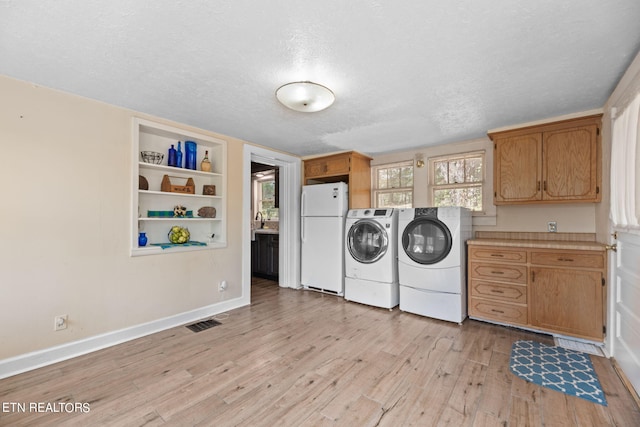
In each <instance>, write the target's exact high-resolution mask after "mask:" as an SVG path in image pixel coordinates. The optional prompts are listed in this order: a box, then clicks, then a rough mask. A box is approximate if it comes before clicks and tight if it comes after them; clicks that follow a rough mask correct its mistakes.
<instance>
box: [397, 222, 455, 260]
mask: <svg viewBox="0 0 640 427" xmlns="http://www.w3.org/2000/svg"><path fill="white" fill-rule="evenodd" d="M451 245H452V239H451V232H450V231H449V228H448V227H447V226H446V225H445V224H444V223H443V222H442V221H440V220H438V219H435V218H427V217H421V218H416V219H414V220H413V221H411V222H410V223H409V224H408V225H407V226H406V227H405V229H404V231H403V232H402V248H403V249H404V251H405V253H406V254H407V256H408V257H409V258H411V259H412V260H413V261H414V262H417V263H418V264H425V265H428V264H435V263H437V262H440V261H442V260H443V259H444V258H446V256H447V255H449V252H451Z"/></svg>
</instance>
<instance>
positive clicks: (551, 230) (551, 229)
mask: <svg viewBox="0 0 640 427" xmlns="http://www.w3.org/2000/svg"><path fill="white" fill-rule="evenodd" d="M547 230H549V233H556V232H557V231H558V223H557V222H555V221H549V222H548V223H547Z"/></svg>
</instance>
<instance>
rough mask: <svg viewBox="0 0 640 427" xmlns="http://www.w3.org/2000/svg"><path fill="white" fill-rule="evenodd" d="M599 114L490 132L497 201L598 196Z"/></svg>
mask: <svg viewBox="0 0 640 427" xmlns="http://www.w3.org/2000/svg"><path fill="white" fill-rule="evenodd" d="M601 116H602V115H595V116H589V117H583V118H579V119H572V120H565V121H562V122H556V123H549V124H545V125H541V126H531V127H527V128H522V129H515V130H509V131H504V132H494V133H490V134H489V137H490V138H491V139H492V140H493V141H494V154H495V157H494V203H495V204H496V205H504V204H524V203H561V202H599V201H600V200H601V197H602V196H601V192H600V186H601V165H600V162H601V155H600V150H601V149H600V131H599V129H600V119H601Z"/></svg>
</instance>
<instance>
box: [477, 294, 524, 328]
mask: <svg viewBox="0 0 640 427" xmlns="http://www.w3.org/2000/svg"><path fill="white" fill-rule="evenodd" d="M469 302H470V303H469V315H470V316H473V317H478V318H484V319H489V320H495V321H497V322H503V323H517V324H520V325H526V324H527V307H526V306H522V305H511V304H502V303H499V302H492V301H486V300H482V299H476V298H471V300H470V301H469Z"/></svg>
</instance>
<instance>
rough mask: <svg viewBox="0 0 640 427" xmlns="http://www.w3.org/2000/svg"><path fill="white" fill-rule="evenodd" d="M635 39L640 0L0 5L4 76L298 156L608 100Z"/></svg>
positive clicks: (42, 0) (390, 144) (375, 148)
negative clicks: (312, 85)
mask: <svg viewBox="0 0 640 427" xmlns="http://www.w3.org/2000/svg"><path fill="white" fill-rule="evenodd" d="M639 49H640V1H638V0H618V1H615V0H564V1H557V0H541V1H531V0H453V1H432V0H407V1H402V2H392V1H374V0H368V1H364V0H352V1H344V0H324V1H313V2H312V1H306V0H271V1H255V0H252V1H250V0H224V1H220V0H218V1H215V0H212V1H204V0H182V1H177V0H171V1H169V0H144V1H142V0H110V1H108V2H107V1H101V2H98V1H87V0H14V1H12V0H0V74H4V75H7V76H9V77H14V78H17V79H21V80H26V81H30V82H34V83H37V84H40V85H43V86H47V87H51V88H55V89H60V90H63V91H67V92H71V93H75V94H78V95H82V96H85V97H88V98H93V99H97V100H100V101H104V102H107V103H110V104H115V105H119V106H123V107H127V108H130V109H133V110H137V111H141V112H145V113H149V114H153V115H156V116H160V117H165V118H169V119H172V120H175V121H178V122H182V123H186V124H190V125H194V126H197V127H200V128H203V129H209V130H212V131H215V132H219V133H222V134H226V135H230V136H233V137H237V138H240V139H243V140H246V141H250V142H254V143H256V144H261V145H264V146H268V147H272V148H276V149H280V150H284V151H286V152H289V153H293V154H298V155H309V154H320V153H326V152H332V151H338V150H347V149H355V150H358V151H361V152H363V153H368V154H378V153H385V152H392V151H399V150H407V149H411V148H414V147H424V146H428V145H436V144H442V143H448V142H454V141H461V140H466V139H471V138H477V137H481V136H484V135H486V131H487V130H488V129H492V128H496V127H501V126H507V125H512V124H518V123H523V122H528V121H534V120H541V119H545V118H549V117H554V116H559V115H563V114H569V113H575V112H580V111H586V110H591V109H596V108H601V107H602V106H603V104H604V102H605V101H606V100H607V98H608V97H609V95H610V94H611V92H612V91H613V89H614V88H615V85H616V84H617V82H618V81H619V79H620V77H621V76H622V74H623V72H624V71H625V69H626V68H627V66H628V65H629V64H630V63H631V61H632V60H633V58H634V57H635V55H636V53H637V52H638V50H639ZM297 80H311V81H315V82H318V83H321V84H323V85H325V86H328V87H329V88H331V89H332V90H333V91H334V92H335V94H336V102H335V104H334V105H333V106H331V107H330V108H329V109H327V110H324V111H321V112H318V113H312V114H305V113H299V112H295V111H292V110H289V109H287V108H285V107H283V106H282V105H280V104H279V103H278V102H277V101H276V98H275V95H274V92H275V90H276V89H277V88H278V87H279V86H281V85H282V84H284V83H287V82H291V81H297ZM0 97H1V94H0ZM5 101H6V100H5Z"/></svg>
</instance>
